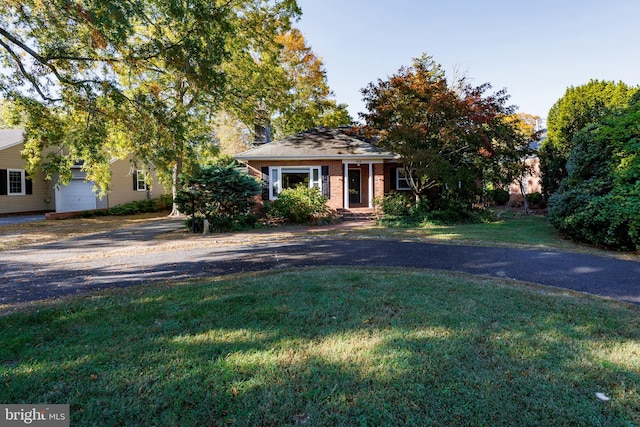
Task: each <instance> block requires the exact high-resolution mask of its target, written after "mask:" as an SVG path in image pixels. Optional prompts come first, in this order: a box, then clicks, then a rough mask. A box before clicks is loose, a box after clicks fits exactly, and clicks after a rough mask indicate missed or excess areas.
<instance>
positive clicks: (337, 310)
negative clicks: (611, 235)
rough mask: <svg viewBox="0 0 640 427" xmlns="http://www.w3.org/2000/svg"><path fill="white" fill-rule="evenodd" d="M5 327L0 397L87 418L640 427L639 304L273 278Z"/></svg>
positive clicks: (444, 286) (170, 290)
mask: <svg viewBox="0 0 640 427" xmlns="http://www.w3.org/2000/svg"><path fill="white" fill-rule="evenodd" d="M0 330H2V331H3V333H2V335H1V336H0V363H1V365H0V366H1V367H0V379H1V383H2V386H1V387H0V402H5V403H18V402H24V403H63V404H67V403H68V404H70V405H71V415H72V420H71V424H72V425H101V426H114V425H160V426H180V425H183V426H195V425H202V426H205V425H206V426H222V425H237V426H247V425H313V426H340V425H344V426H352V425H414V426H424V425H442V426H479V425H491V426H512V425H523V426H524V425H526V426H534V425H540V426H550V425H554V426H555V425H575V426H578V425H579V426H603V425H607V426H633V425H640V411H639V410H638V408H640V311H639V310H638V308H637V307H632V306H627V305H623V304H619V303H616V302H613V301H610V300H603V299H600V298H595V297H588V296H583V295H578V294H574V293H569V292H562V291H556V290H552V289H549V288H543V287H538V286H533V285H527V284H523V283H518V282H512V281H506V280H495V279H489V278H480V277H475V276H468V275H463V274H450V273H440V272H430V271H424V270H421V271H417V270H407V269H402V270H399V269H373V268H370V269H357V270H356V269H349V268H321V269H310V270H303V271H285V272H272V273H261V274H256V275H247V276H236V277H231V278H226V279H223V280H217V281H204V282H203V281H199V282H192V283H186V284H185V283H176V284H165V285H153V286H145V287H136V288H129V289H126V290H118V291H112V292H105V293H100V294H94V295H91V296H83V297H78V298H69V299H68V300H66V301H57V302H50V303H40V304H36V305H34V306H31V307H28V308H23V309H21V310H20V311H18V312H15V313H11V314H7V315H5V316H3V317H0ZM596 393H604V394H605V395H607V396H608V397H610V399H611V400H609V401H601V400H599V399H598V398H597V397H596Z"/></svg>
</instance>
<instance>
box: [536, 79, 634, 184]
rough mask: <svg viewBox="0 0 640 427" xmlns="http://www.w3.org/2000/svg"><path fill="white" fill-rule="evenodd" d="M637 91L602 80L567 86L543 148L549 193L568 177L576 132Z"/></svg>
mask: <svg viewBox="0 0 640 427" xmlns="http://www.w3.org/2000/svg"><path fill="white" fill-rule="evenodd" d="M636 91H637V88H633V87H630V86H628V85H626V84H625V83H622V82H619V83H614V82H607V81H600V80H591V81H590V82H589V83H587V84H584V85H581V86H576V87H573V86H571V87H569V88H567V90H566V92H565V94H564V95H563V97H562V98H560V99H559V100H558V101H556V103H555V104H554V105H553V106H552V107H551V110H549V114H548V117H547V127H548V132H547V138H546V140H545V141H544V142H543V144H542V146H541V148H540V158H541V169H542V184H543V190H544V192H545V194H546V195H547V196H549V195H551V194H553V193H554V192H555V191H557V189H558V187H559V185H560V182H561V181H562V179H563V178H564V177H566V176H567V159H568V157H569V153H570V152H571V150H572V148H573V144H574V137H575V136H576V134H577V133H578V132H580V130H582V129H583V128H584V127H585V126H587V125H589V124H591V123H595V122H596V121H598V120H599V119H600V118H602V117H604V116H605V115H607V114H608V113H609V112H611V111H612V110H615V109H617V108H622V107H625V106H626V105H628V103H629V100H630V99H631V96H632V95H633V94H634V92H636Z"/></svg>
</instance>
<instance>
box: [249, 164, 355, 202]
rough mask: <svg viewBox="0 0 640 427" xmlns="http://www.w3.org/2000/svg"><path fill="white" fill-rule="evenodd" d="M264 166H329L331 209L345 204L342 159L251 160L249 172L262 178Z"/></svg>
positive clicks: (259, 200)
mask: <svg viewBox="0 0 640 427" xmlns="http://www.w3.org/2000/svg"><path fill="white" fill-rule="evenodd" d="M264 166H329V195H330V197H329V201H328V202H327V205H328V206H329V207H330V208H331V209H340V208H342V207H343V206H344V181H343V178H342V174H343V166H342V161H341V160H300V161H298V160H295V161H290V160H280V161H250V162H249V174H251V176H255V177H256V178H258V179H259V180H262V167H264ZM258 203H262V196H258Z"/></svg>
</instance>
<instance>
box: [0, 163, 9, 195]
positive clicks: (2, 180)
mask: <svg viewBox="0 0 640 427" xmlns="http://www.w3.org/2000/svg"><path fill="white" fill-rule="evenodd" d="M8 185H9V183H8V182H7V170H6V169H0V196H6V195H7V194H8V193H9V188H8Z"/></svg>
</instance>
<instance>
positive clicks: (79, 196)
mask: <svg viewBox="0 0 640 427" xmlns="http://www.w3.org/2000/svg"><path fill="white" fill-rule="evenodd" d="M97 204H98V203H97V198H96V195H95V193H94V192H93V183H92V182H87V181H85V180H83V179H74V180H72V181H71V182H69V184H68V185H63V186H60V188H56V212H74V211H87V210H91V209H96V208H97V207H98V206H97Z"/></svg>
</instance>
